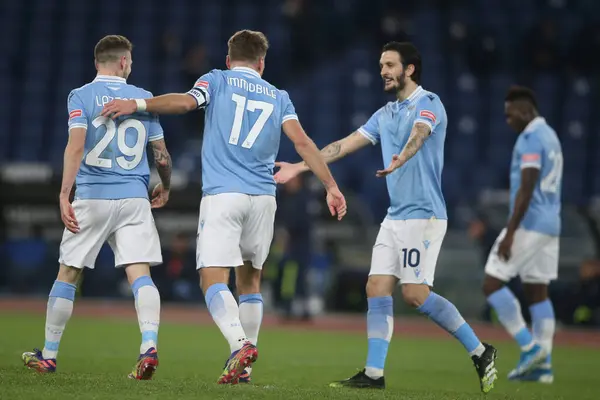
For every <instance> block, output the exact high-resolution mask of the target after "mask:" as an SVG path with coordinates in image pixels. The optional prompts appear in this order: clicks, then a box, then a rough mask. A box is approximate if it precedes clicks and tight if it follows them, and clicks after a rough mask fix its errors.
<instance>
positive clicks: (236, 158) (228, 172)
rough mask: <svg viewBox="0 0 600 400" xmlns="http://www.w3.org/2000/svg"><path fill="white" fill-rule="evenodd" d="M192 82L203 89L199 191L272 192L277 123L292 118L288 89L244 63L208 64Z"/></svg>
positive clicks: (214, 192) (260, 193)
mask: <svg viewBox="0 0 600 400" xmlns="http://www.w3.org/2000/svg"><path fill="white" fill-rule="evenodd" d="M195 87H197V88H200V89H202V90H203V92H204V93H207V95H208V96H207V97H208V99H207V101H208V105H207V107H206V122H205V128H204V139H203V148H202V181H203V189H202V190H203V192H204V193H205V194H219V193H244V194H248V195H273V196H274V195H275V181H274V179H273V168H274V164H275V158H276V157H277V153H278V151H279V142H280V138H281V125H282V124H283V122H285V121H287V120H290V119H297V116H296V112H295V111H294V107H293V105H292V103H291V101H290V99H289V96H288V94H287V93H286V92H285V91H283V90H278V89H277V88H276V87H274V86H273V85H271V84H270V83H268V82H267V81H265V80H264V79H262V78H261V77H260V75H259V74H258V73H257V72H256V71H254V70H252V69H250V68H245V67H236V68H233V69H231V70H227V71H221V70H213V71H211V72H210V73H208V74H205V75H204V76H202V77H201V78H200V79H199V80H198V81H197V83H196V86H195Z"/></svg>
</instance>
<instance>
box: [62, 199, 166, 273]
mask: <svg viewBox="0 0 600 400" xmlns="http://www.w3.org/2000/svg"><path fill="white" fill-rule="evenodd" d="M73 209H74V210H75V217H76V218H77V222H79V228H80V231H79V232H78V233H76V234H75V233H71V232H69V231H68V230H66V229H65V231H64V233H63V237H62V242H61V243H60V256H59V259H58V262H60V263H61V264H64V265H68V266H70V267H75V268H83V267H87V268H94V263H95V262H96V257H98V253H99V252H100V249H101V248H102V245H103V244H104V243H105V242H106V241H108V244H109V245H110V247H111V248H112V251H113V253H115V266H116V267H122V266H126V265H129V264H135V263H148V264H150V265H157V264H161V263H162V253H161V249H160V240H159V238H158V232H157V231H156V226H155V225H154V217H153V216H152V211H151V209H150V202H149V201H148V200H147V199H142V198H135V199H120V200H75V201H74V202H73Z"/></svg>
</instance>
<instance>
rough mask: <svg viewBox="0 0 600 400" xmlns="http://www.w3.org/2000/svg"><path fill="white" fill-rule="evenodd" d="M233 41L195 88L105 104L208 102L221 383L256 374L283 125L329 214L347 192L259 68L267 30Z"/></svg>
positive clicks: (210, 235)
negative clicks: (222, 64)
mask: <svg viewBox="0 0 600 400" xmlns="http://www.w3.org/2000/svg"><path fill="white" fill-rule="evenodd" d="M228 45H229V54H228V55H227V60H226V62H227V67H228V68H229V70H227V71H221V70H213V71H211V72H209V73H208V74H205V75H203V76H202V77H200V79H199V80H198V81H197V82H196V84H195V85H194V87H193V88H192V89H191V90H190V91H189V92H187V93H184V94H166V95H163V96H159V97H155V98H153V99H148V100H143V99H137V100H135V101H118V100H115V101H113V102H111V103H109V104H107V105H106V106H105V108H104V111H103V115H112V116H113V118H115V117H118V116H119V115H125V114H131V113H134V112H136V111H143V110H145V111H150V112H155V113H158V114H182V113H185V112H188V111H192V110H195V109H197V108H202V107H205V108H206V124H205V128H204V139H203V140H204V143H203V146H202V191H203V197H202V202H201V203H200V223H199V226H198V243H197V246H198V247H197V268H198V269H199V272H200V279H201V286H202V290H203V291H204V296H205V299H206V305H207V307H208V310H209V312H210V314H211V315H212V317H213V319H214V321H215V322H216V324H217V325H218V326H219V329H220V330H221V332H222V333H223V336H225V338H226V339H227V341H228V342H229V347H230V351H231V353H230V356H229V359H228V360H227V362H226V363H225V368H224V370H223V373H222V374H221V376H220V377H219V379H218V383H220V384H227V383H238V382H249V380H250V373H251V366H252V363H253V362H254V361H256V359H257V356H258V352H257V348H256V342H257V339H258V331H259V329H260V324H261V320H262V297H261V295H260V276H261V269H262V266H263V263H264V262H265V260H266V258H267V255H268V253H269V249H270V246H271V240H272V239H273V223H274V219H275V209H276V204H275V180H274V179H273V168H274V163H275V157H276V156H277V152H278V151H279V141H280V137H281V130H282V128H283V131H284V133H285V134H286V135H287V136H288V137H289V138H290V139H291V140H292V141H293V142H294V145H295V146H296V150H297V151H298V153H299V154H300V155H301V156H302V158H303V159H304V160H305V161H306V163H307V164H308V166H309V167H310V168H311V169H312V170H313V171H314V172H315V174H316V175H317V176H318V177H319V178H320V179H321V181H322V182H323V184H324V185H325V187H326V189H327V203H328V206H329V209H330V211H331V214H332V215H334V214H337V217H338V219H341V218H342V217H343V216H344V214H345V213H346V202H345V200H344V196H343V195H342V193H341V192H340V191H339V189H338V188H337V185H336V183H335V181H334V179H333V177H332V176H331V173H330V171H329V169H328V168H327V165H326V164H325V162H324V161H323V159H322V157H321V156H320V154H319V150H318V148H317V147H316V146H315V144H314V143H313V141H312V140H311V139H310V138H309V137H308V136H307V135H306V133H304V130H303V129H302V126H301V125H300V123H299V122H298V116H297V115H296V111H295V110H294V106H293V104H292V102H291V100H290V98H289V96H288V94H287V93H286V92H285V91H283V90H279V89H277V88H276V87H274V86H273V85H271V84H270V83H268V82H267V81H265V80H264V79H262V77H261V76H262V73H263V71H264V68H265V56H266V53H267V49H268V42H267V38H266V37H265V36H264V35H263V34H262V33H260V32H254V31H248V30H244V31H240V32H237V33H235V34H234V35H233V36H232V37H231V38H230V39H229V42H228ZM231 267H236V268H237V269H236V286H237V289H238V294H239V295H240V298H239V301H240V304H239V306H238V304H237V302H236V301H235V299H234V297H233V295H232V294H231V292H230V291H229V288H228V287H227V282H228V281H229V271H230V268H231Z"/></svg>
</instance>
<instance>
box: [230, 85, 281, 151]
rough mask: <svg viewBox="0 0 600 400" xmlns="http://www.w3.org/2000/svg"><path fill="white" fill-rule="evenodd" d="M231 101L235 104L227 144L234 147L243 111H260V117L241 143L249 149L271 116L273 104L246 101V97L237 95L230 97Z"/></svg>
mask: <svg viewBox="0 0 600 400" xmlns="http://www.w3.org/2000/svg"><path fill="white" fill-rule="evenodd" d="M231 100H233V101H234V102H235V116H234V117H233V126H232V127H231V134H230V135H229V144H232V145H234V146H237V144H238V142H239V140H240V134H241V132H242V120H243V118H244V111H246V110H248V111H252V112H254V111H256V110H260V111H261V112H260V115H259V116H258V118H257V119H256V122H255V123H254V125H253V126H252V128H250V132H248V136H247V137H246V140H244V142H243V143H242V147H243V148H245V149H250V148H252V146H253V145H254V142H256V138H258V135H260V132H262V130H263V128H264V127H265V123H266V122H267V120H268V119H269V117H270V116H271V114H273V109H274V108H275V107H274V106H273V104H271V103H267V102H264V101H258V100H248V99H247V98H246V97H244V96H241V95H239V94H237V93H234V94H232V95H231Z"/></svg>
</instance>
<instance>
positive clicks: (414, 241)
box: [369, 218, 448, 286]
mask: <svg viewBox="0 0 600 400" xmlns="http://www.w3.org/2000/svg"><path fill="white" fill-rule="evenodd" d="M447 226H448V221H446V220H441V219H435V218H431V219H408V220H391V219H387V218H386V219H384V220H383V223H382V224H381V228H380V229H379V234H378V235H377V240H376V241H375V246H373V256H372V258H371V271H370V272H369V275H393V276H395V277H396V278H398V279H399V280H400V282H401V283H403V284H404V283H413V284H423V285H429V286H433V280H434V276H435V266H436V263H437V259H438V256H439V254H440V250H441V248H442V242H443V241H444V236H445V235H446V228H447Z"/></svg>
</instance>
